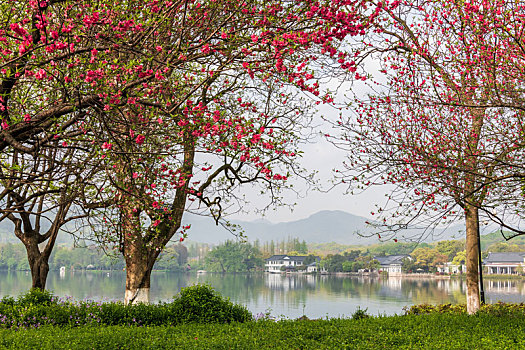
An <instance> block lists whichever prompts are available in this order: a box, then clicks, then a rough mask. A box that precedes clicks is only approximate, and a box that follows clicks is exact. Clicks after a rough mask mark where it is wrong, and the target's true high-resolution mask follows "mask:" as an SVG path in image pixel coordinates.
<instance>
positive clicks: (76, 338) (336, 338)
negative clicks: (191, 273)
mask: <svg viewBox="0 0 525 350" xmlns="http://www.w3.org/2000/svg"><path fill="white" fill-rule="evenodd" d="M0 348H7V349H392V348H394V349H520V348H524V349H525V315H523V314H520V313H510V314H506V315H504V316H496V315H490V314H478V315H474V316H468V315H465V314H438V313H433V314H428V315H408V316H393V317H379V318H365V319H361V320H351V319H331V320H314V321H308V320H307V321H298V320H296V321H279V322H272V321H259V322H247V323H232V324H183V325H178V326H173V327H169V326H158V327H136V326H97V327H91V326H84V327H74V328H69V327H52V326H46V327H42V328H40V329H19V330H9V329H1V330H0Z"/></svg>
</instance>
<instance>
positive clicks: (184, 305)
mask: <svg viewBox="0 0 525 350" xmlns="http://www.w3.org/2000/svg"><path fill="white" fill-rule="evenodd" d="M172 308H173V310H174V315H175V317H176V319H178V320H180V322H182V323H190V322H196V323H210V322H219V323H230V322H246V321H249V320H251V319H252V317H253V316H252V314H251V313H250V312H249V311H248V309H246V307H244V306H241V305H236V304H233V303H232V302H231V301H230V300H229V299H224V298H222V297H221V296H220V294H218V293H217V292H216V291H215V290H214V289H213V288H212V287H211V286H210V285H207V284H197V285H194V286H191V287H186V288H182V290H181V292H180V294H179V295H178V296H177V297H176V298H175V300H174V302H173V305H172Z"/></svg>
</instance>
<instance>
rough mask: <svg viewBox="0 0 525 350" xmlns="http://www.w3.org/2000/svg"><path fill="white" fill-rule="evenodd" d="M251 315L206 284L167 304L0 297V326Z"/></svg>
mask: <svg viewBox="0 0 525 350" xmlns="http://www.w3.org/2000/svg"><path fill="white" fill-rule="evenodd" d="M251 319H252V314H251V313H250V312H249V311H248V310H247V309H246V307H244V306H241V305H236V304H233V303H232V302H230V301H229V300H228V299H224V298H223V297H221V295H220V294H218V293H217V292H215V291H214V290H213V289H212V288H211V287H210V286H209V285H195V286H192V287H187V288H184V289H183V290H182V291H181V293H180V294H179V296H177V297H176V298H175V299H174V300H173V301H172V302H171V303H160V304H134V305H124V304H123V303H121V302H116V303H95V302H72V301H70V300H59V299H58V298H56V297H53V296H52V294H51V293H49V292H42V291H39V290H31V291H29V292H27V293H26V294H23V295H21V296H20V297H19V298H18V299H17V300H15V299H13V298H10V297H4V298H3V299H2V300H0V328H27V327H40V326H43V325H58V326H83V325H107V326H117V325H126V326H129V325H137V326H161V325H165V326H166V325H174V324H181V323H230V322H246V321H249V320H251Z"/></svg>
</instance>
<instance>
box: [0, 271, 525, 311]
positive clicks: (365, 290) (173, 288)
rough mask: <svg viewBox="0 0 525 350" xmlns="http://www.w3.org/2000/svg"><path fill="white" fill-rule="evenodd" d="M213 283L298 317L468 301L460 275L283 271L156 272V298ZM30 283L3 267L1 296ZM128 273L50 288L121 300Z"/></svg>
mask: <svg viewBox="0 0 525 350" xmlns="http://www.w3.org/2000/svg"><path fill="white" fill-rule="evenodd" d="M195 283H209V284H211V285H212V286H213V287H214V288H215V289H216V290H217V291H218V292H220V293H221V294H222V295H223V296H226V297H229V298H230V299H231V300H232V301H234V302H236V303H241V304H244V305H246V306H247V307H248V309H249V310H250V311H252V312H253V313H254V314H256V313H259V312H265V311H270V312H271V314H272V315H273V316H284V317H287V318H297V317H300V316H301V315H303V314H306V315H307V316H308V317H310V318H323V317H350V316H351V315H352V313H354V312H355V310H357V308H358V307H359V308H361V309H368V313H370V314H372V315H378V314H386V315H392V314H401V313H403V310H402V309H403V307H404V306H407V305H414V304H421V303H431V304H438V303H439V304H441V303H452V304H456V303H465V302H466V297H465V291H466V284H465V281H464V280H460V279H432V278H427V279H425V278H420V279H403V278H369V277H348V276H344V277H339V276H311V275H280V274H252V275H244V274H237V275H234V274H226V275H221V274H209V273H208V274H202V275H196V274H194V273H193V274H181V273H168V272H153V275H152V288H151V299H152V302H156V301H169V300H171V299H172V298H173V296H174V295H176V294H177V293H178V292H179V291H180V289H181V288H182V287H186V286H190V285H193V284H195ZM30 285H31V276H30V275H29V274H26V273H25V272H8V271H0V297H3V296H5V295H11V296H17V295H19V294H20V293H22V292H25V291H26V290H27V289H28V288H29V286H30ZM124 285H125V274H124V272H123V271H116V272H115V271H113V272H110V273H109V275H108V274H107V273H106V272H99V271H96V272H95V271H93V272H92V271H76V272H70V271H68V272H66V274H65V275H64V276H60V274H59V272H55V271H52V272H50V273H49V277H48V282H47V288H48V289H49V290H51V291H53V293H54V294H55V295H58V296H60V297H72V298H74V299H76V300H86V299H89V300H96V301H98V300H103V301H114V300H122V299H123V295H124ZM485 291H486V299H487V302H491V303H494V302H497V301H499V300H501V301H507V302H525V281H524V280H499V281H492V280H490V281H485Z"/></svg>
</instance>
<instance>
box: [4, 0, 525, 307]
mask: <svg viewBox="0 0 525 350" xmlns="http://www.w3.org/2000/svg"><path fill="white" fill-rule="evenodd" d="M524 12H525V7H524V6H523V5H522V4H521V3H520V2H516V1H507V0H497V1H492V2H490V3H489V2H487V1H485V0H472V1H470V2H465V1H462V0H461V1H460V0H445V1H441V0H431V1H424V2H421V1H409V0H402V1H394V2H388V1H377V0H330V1H328V0H327V1H322V2H319V1H310V0H301V1H285V2H282V1H269V2H268V1H259V0H249V1H244V2H242V3H238V2H231V1H229V0H221V1H201V2H196V1H190V0H179V1H168V0H154V1H148V2H142V3H140V4H138V3H135V2H133V3H131V2H122V1H120V2H117V1H113V0H104V1H99V2H95V3H93V2H89V1H83V0H49V1H44V2H37V1H18V2H9V3H3V4H1V5H0V16H1V17H0V19H1V21H0V23H1V25H0V26H1V27H0V125H1V129H2V130H1V131H0V152H1V155H0V156H1V157H0V158H1V162H0V164H1V166H0V171H1V173H0V182H1V186H2V189H1V191H0V193H1V195H0V203H1V205H0V219H1V220H10V221H11V222H12V223H13V227H14V233H15V234H16V236H17V237H18V238H19V239H20V240H21V241H22V242H23V243H24V245H25V247H26V251H27V254H28V261H29V265H30V267H31V271H32V276H33V286H34V287H38V288H44V286H45V279H46V276H47V271H48V270H49V266H48V260H49V257H50V255H51V252H52V250H53V247H54V244H55V241H56V237H57V235H58V232H59V230H60V228H61V227H63V226H64V225H65V224H66V223H75V224H76V225H78V226H79V227H82V226H84V227H86V226H87V227H89V229H90V230H89V232H91V231H93V232H95V234H94V235H91V234H90V233H89V235H90V236H91V238H92V239H94V240H96V241H98V242H99V243H101V244H104V245H106V246H108V247H109V248H111V249H113V248H114V249H116V250H117V251H119V252H120V253H121V254H122V255H123V257H124V259H125V261H126V271H127V281H126V291H127V292H126V295H127V297H126V300H127V301H128V302H133V301H135V300H137V298H138V299H147V295H148V290H149V283H150V282H149V280H150V273H151V270H152V268H153V266H154V264H155V262H156V261H157V258H158V256H159V254H160V252H161V251H162V249H163V248H164V247H165V246H166V244H167V243H168V242H169V241H170V240H171V239H172V238H173V237H174V236H175V235H176V234H177V233H181V235H182V237H180V238H182V239H183V238H184V236H185V229H186V228H183V227H181V220H182V216H183V213H184V212H185V211H187V210H194V211H201V212H202V211H206V213H208V214H209V215H211V216H212V217H214V219H215V220H216V222H218V223H219V222H220V220H221V218H222V216H223V213H224V211H225V210H227V209H228V210H230V211H232V210H233V211H234V210H236V209H242V203H243V198H242V197H235V196H234V195H233V194H235V193H239V191H238V189H237V188H238V187H239V186H240V185H244V184H261V185H262V191H263V193H265V194H268V196H269V202H270V203H274V204H279V203H280V202H279V193H280V191H281V190H283V189H284V188H286V186H287V185H286V184H287V182H286V180H287V179H288V178H289V177H290V176H292V175H295V176H296V177H297V176H299V177H300V176H305V175H304V173H302V174H303V175H300V174H301V171H300V167H298V164H297V155H298V154H300V143H301V141H303V140H305V139H307V137H308V131H309V130H308V128H307V126H308V125H309V121H310V119H311V113H310V112H311V109H309V108H308V107H309V106H310V105H311V103H309V102H310V101H308V100H304V99H301V97H300V95H299V93H300V92H305V93H306V96H308V99H310V98H313V99H314V100H316V102H317V103H321V102H326V103H331V102H332V101H333V98H334V97H333V96H332V95H330V94H324V93H323V92H322V91H320V89H319V86H320V82H321V83H322V81H318V80H316V79H315V76H316V75H317V76H318V77H331V76H333V75H334V73H342V74H341V75H340V76H341V77H342V78H343V79H344V80H345V81H348V80H352V81H354V80H357V81H359V80H366V77H367V76H368V77H369V78H370V79H368V82H369V85H370V88H372V89H373V90H375V91H377V93H374V94H372V95H369V96H367V97H366V98H363V97H362V96H358V97H356V98H355V99H352V101H351V104H349V106H350V107H351V108H352V110H353V111H354V112H355V115H354V116H351V117H349V118H347V115H342V116H341V119H340V120H337V121H335V122H334V126H335V127H336V128H338V130H342V133H341V134H340V135H336V136H335V137H333V138H331V140H332V141H333V143H334V144H335V145H336V146H338V147H341V148H344V149H346V150H348V157H349V159H348V162H346V163H345V168H344V169H342V170H341V171H339V172H338V173H337V174H338V176H341V178H340V180H341V182H343V183H345V184H350V190H354V189H357V188H366V187H368V186H370V185H375V184H392V185H394V186H395V187H396V189H395V190H394V191H393V192H392V193H391V194H390V195H389V196H388V202H387V203H386V204H385V205H384V206H381V207H380V208H379V209H378V211H377V213H378V214H379V220H376V221H374V224H376V225H384V229H385V232H389V233H388V234H386V235H383V238H392V239H395V240H397V233H396V232H397V231H398V230H399V229H406V228H407V227H410V226H412V225H416V224H418V223H419V224H425V225H428V224H429V223H430V225H431V226H433V227H438V226H439V225H441V224H443V223H446V222H450V221H452V220H456V219H464V221H465V228H466V256H467V260H466V265H467V277H468V282H467V286H468V288H467V305H468V311H469V313H472V312H475V311H476V310H477V309H478V308H479V283H478V277H477V276H478V268H479V259H480V256H479V250H480V247H479V242H480V237H479V224H480V217H483V216H484V217H486V218H488V219H491V220H493V221H496V222H497V223H499V224H501V225H502V226H504V227H506V228H507V229H509V230H513V231H514V232H516V234H521V233H524V232H523V231H522V230H521V229H520V227H519V225H515V224H516V223H519V219H520V218H521V203H522V199H523V195H524V192H523V189H522V188H523V185H522V179H523V177H524V175H523V174H524V172H523V163H522V159H523V155H524V154H523V153H524V143H523V125H524V124H523V120H522V118H521V117H522V116H523V107H522V105H523V103H522V101H523V97H522V82H523V78H524V77H523V71H522V69H521V68H522V65H523V64H522V63H523V57H524V56H525V54H524V53H525V50H524V48H523V45H522V41H523V35H524V34H523V33H525V31H524V30H523V29H524V27H525V20H524V16H523V13H524ZM356 36H359V40H355V39H353V38H354V37H356ZM367 59H375V60H377V62H380V65H381V67H380V72H381V73H382V74H383V76H382V77H380V78H379V77H378V76H377V75H376V74H372V72H371V71H370V68H368V70H367V71H361V70H360V69H365V67H367V66H365V65H359V64H360V63H361V62H363V61H366V60H367ZM302 96H305V95H302ZM334 96H335V95H334ZM343 103H345V104H346V103H348V101H347V100H345V101H344V102H343ZM306 177H307V176H306ZM373 214H376V213H373ZM82 219H83V220H82ZM80 220H82V221H80ZM74 232H75V233H76V234H79V235H82V234H84V233H88V231H87V230H85V231H82V229H81V228H79V229H76V230H74ZM428 232H431V231H428ZM418 235H420V233H418ZM380 237H381V236H380ZM405 238H414V239H420V238H421V237H405ZM39 247H43V248H42V249H40V248H39Z"/></svg>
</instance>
